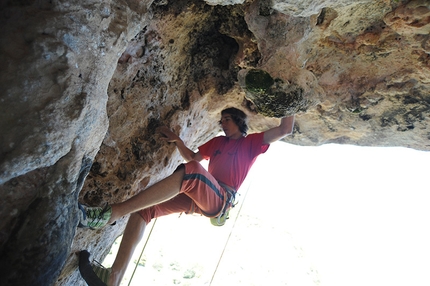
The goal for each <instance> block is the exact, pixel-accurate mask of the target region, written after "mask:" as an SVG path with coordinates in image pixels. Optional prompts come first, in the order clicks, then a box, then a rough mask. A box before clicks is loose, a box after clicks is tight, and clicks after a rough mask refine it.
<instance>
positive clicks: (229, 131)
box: [219, 114, 242, 137]
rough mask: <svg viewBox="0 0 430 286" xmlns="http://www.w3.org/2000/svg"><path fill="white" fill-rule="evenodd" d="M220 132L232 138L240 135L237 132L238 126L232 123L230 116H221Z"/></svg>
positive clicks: (238, 131)
mask: <svg viewBox="0 0 430 286" xmlns="http://www.w3.org/2000/svg"><path fill="white" fill-rule="evenodd" d="M219 124H220V125H221V128H222V130H223V131H224V133H225V136H227V137H232V136H234V135H238V134H239V135H240V136H241V135H242V133H241V132H240V130H239V126H237V124H236V123H235V122H234V121H233V119H232V118H231V115H230V114H224V115H222V116H221V120H220V121H219Z"/></svg>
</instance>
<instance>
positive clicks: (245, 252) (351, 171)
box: [105, 143, 430, 286]
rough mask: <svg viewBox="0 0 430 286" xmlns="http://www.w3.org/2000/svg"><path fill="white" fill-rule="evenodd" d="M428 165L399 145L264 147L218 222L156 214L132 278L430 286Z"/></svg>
mask: <svg viewBox="0 0 430 286" xmlns="http://www.w3.org/2000/svg"><path fill="white" fill-rule="evenodd" d="M428 162H430V152H418V151H414V150H410V149H404V148H363V147H356V146H345V145H325V146H321V147H299V146H294V145H289V144H286V143H275V144H272V146H271V147H270V149H269V151H268V152H267V153H266V154H264V155H262V156H260V158H259V159H258V160H257V162H256V164H255V165H254V167H253V169H252V170H251V172H250V174H249V175H248V178H247V181H246V182H245V183H244V185H243V186H242V188H241V189H240V190H239V192H240V193H241V194H242V195H241V197H240V203H239V205H238V206H236V208H234V209H233V210H232V214H231V218H230V220H228V221H227V224H226V225H225V226H223V227H220V228H217V227H214V226H212V225H210V223H209V221H208V219H207V218H204V217H196V216H186V215H182V216H181V217H180V218H178V217H177V216H175V215H172V216H169V217H164V218H159V219H158V220H157V222H156V224H155V227H154V230H153V233H152V234H151V237H150V239H149V241H148V245H147V247H146V249H145V252H144V254H143V257H144V258H145V260H146V264H145V267H138V270H137V272H136V274H135V276H134V278H133V280H132V283H131V285H148V284H150V285H175V283H180V285H182V286H183V285H213V286H215V285H247V286H249V285H272V286H273V285H293V286H296V285H297V286H307V285H309V286H310V285H322V286H345V285H348V286H363V285H366V286H381V285H390V286H400V285H401V286H404V285H414V286H420V285H423V286H424V285H426V286H428V285H430V276H429V275H428V273H429V269H430V243H429V242H430V227H429V218H430V207H429V206H430V204H429V203H430V200H429V197H430V196H429V189H430V188H429V186H428V179H427V178H428V174H427V173H428V171H427V170H428V169H427V165H428ZM236 216H237V218H236ZM150 228H151V225H149V226H148V228H147V235H148V234H149V230H150ZM145 239H146V238H144V239H143V242H144V241H145ZM142 244H143V243H142ZM142 247H143V246H139V247H138V251H137V253H136V255H137V256H138V255H139V254H140V251H141V249H142ZM109 259H110V258H108V259H107V261H108V262H107V263H109ZM105 262H106V261H105ZM218 263H219V264H218ZM217 265H218V266H217ZM130 268H131V267H130ZM130 271H132V270H130ZM190 271H191V272H192V273H194V275H195V276H194V277H193V278H191V279H189V278H184V276H185V275H184V273H189V272H190ZM212 277H213V278H212ZM211 280H212V284H210V281H211ZM123 285H128V281H126V282H125V283H123Z"/></svg>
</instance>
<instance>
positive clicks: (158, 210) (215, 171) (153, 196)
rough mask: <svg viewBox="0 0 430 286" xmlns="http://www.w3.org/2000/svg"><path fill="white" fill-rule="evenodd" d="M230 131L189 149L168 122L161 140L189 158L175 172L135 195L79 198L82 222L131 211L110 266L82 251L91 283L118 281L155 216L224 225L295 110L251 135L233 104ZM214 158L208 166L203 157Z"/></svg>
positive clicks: (225, 122) (102, 222)
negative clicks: (110, 199) (87, 202)
mask: <svg viewBox="0 0 430 286" xmlns="http://www.w3.org/2000/svg"><path fill="white" fill-rule="evenodd" d="M219 124H220V126H221V127H222V130H223V131H224V133H225V136H218V137H215V138H213V139H211V140H209V141H208V142H207V143H205V144H203V145H202V146H200V147H199V148H198V151H197V152H194V151H192V150H190V149H189V148H188V147H187V146H186V145H185V144H184V142H183V141H182V139H181V138H180V137H179V136H177V135H176V134H175V133H174V132H172V131H171V130H170V129H169V128H167V127H161V128H159V132H160V133H161V134H162V135H163V137H162V140H164V141H166V142H169V143H174V144H176V147H177V148H178V150H179V152H180V154H181V156H182V157H183V158H184V160H185V161H186V163H184V164H181V165H180V166H179V167H178V168H177V169H176V170H175V171H174V172H173V174H172V175H170V176H168V177H166V178H165V179H163V180H161V181H160V182H158V183H156V184H154V185H152V186H150V187H149V188H147V189H145V190H144V191H142V192H140V193H138V194H137V195H135V196H133V197H132V198H130V199H128V200H126V201H124V202H122V203H117V204H112V205H106V206H105V207H88V206H84V205H81V204H79V209H80V214H81V217H80V223H79V226H80V227H85V228H92V229H99V228H102V227H104V226H106V225H109V224H112V223H114V222H115V221H116V220H117V219H119V218H121V217H123V216H125V215H127V214H131V215H130V218H129V220H128V223H127V226H126V228H125V230H124V234H123V238H122V241H121V244H120V247H119V250H118V253H117V256H116V258H115V261H114V263H113V265H112V267H111V268H104V267H102V266H101V265H97V264H92V263H90V262H89V260H88V258H89V253H88V252H87V251H82V252H81V253H80V272H81V275H82V277H83V278H84V279H85V280H86V282H87V283H88V285H89V286H98V285H108V286H116V285H119V284H120V282H121V280H122V278H123V276H124V274H125V271H126V269H127V266H128V264H129V262H130V260H131V257H132V255H133V252H134V250H135V248H136V246H137V244H138V243H139V241H140V240H141V238H142V237H143V233H144V231H145V227H146V225H147V224H148V223H149V222H150V221H151V220H152V219H153V218H157V217H161V216H164V215H168V214H172V213H182V212H183V213H186V214H191V213H197V214H201V215H203V216H206V217H209V218H211V222H212V223H213V224H214V225H223V224H224V222H225V219H226V218H227V217H228V212H229V209H230V208H231V207H232V205H233V203H234V196H235V194H236V191H237V190H238V189H239V187H240V186H241V184H242V183H243V181H244V180H245V177H246V175H247V174H248V172H249V170H250V168H251V166H252V165H253V163H254V162H255V160H256V158H257V156H259V155H260V154H263V153H265V152H266V151H267V150H268V148H269V145H270V143H273V142H275V141H277V140H279V139H281V138H283V137H285V136H287V135H289V134H291V133H292V131H293V125H294V115H293V116H288V117H284V118H281V121H280V124H279V126H277V127H274V128H271V129H269V130H267V131H265V132H261V133H254V134H249V135H247V131H248V125H247V116H246V114H245V113H244V112H243V111H242V110H240V109H237V108H234V107H231V108H227V109H224V110H223V111H222V112H221V120H220V121H219ZM203 159H205V160H209V165H208V170H207V171H206V170H205V169H204V168H203V167H202V166H201V165H200V163H199V162H200V161H202V160H203Z"/></svg>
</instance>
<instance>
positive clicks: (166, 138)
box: [157, 126, 182, 143]
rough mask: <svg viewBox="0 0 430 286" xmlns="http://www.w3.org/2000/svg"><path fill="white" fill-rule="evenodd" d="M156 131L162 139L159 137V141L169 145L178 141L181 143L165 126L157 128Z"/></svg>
mask: <svg viewBox="0 0 430 286" xmlns="http://www.w3.org/2000/svg"><path fill="white" fill-rule="evenodd" d="M157 131H158V132H160V133H161V134H162V135H163V136H164V137H160V139H161V140H163V141H166V142H169V143H176V142H178V141H182V140H181V138H179V136H178V135H176V134H175V133H173V131H172V130H170V129H169V128H168V127H167V126H162V127H159V128H157Z"/></svg>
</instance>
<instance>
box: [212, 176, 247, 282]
mask: <svg viewBox="0 0 430 286" xmlns="http://www.w3.org/2000/svg"><path fill="white" fill-rule="evenodd" d="M250 186H251V182H250V183H249V184H248V188H247V189H246V193H245V196H244V197H243V201H242V203H241V204H240V208H239V211H238V212H237V216H236V218H235V219H234V223H233V225H232V227H231V230H230V233H229V235H228V237H227V240H226V242H225V244H224V248H223V250H222V252H221V255H220V257H219V259H218V263H217V265H216V267H215V270H214V273H213V275H212V278H211V282H210V283H209V286H210V285H212V282H213V280H214V278H215V274H216V272H217V271H218V267H219V264H220V263H221V260H222V257H223V255H224V252H225V249H226V248H227V244H228V242H229V240H230V237H231V234H232V233H233V229H234V227H235V225H236V222H237V219H238V218H239V215H240V211H241V210H242V207H243V205H244V203H245V199H246V196H247V195H248V191H249V188H250Z"/></svg>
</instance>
